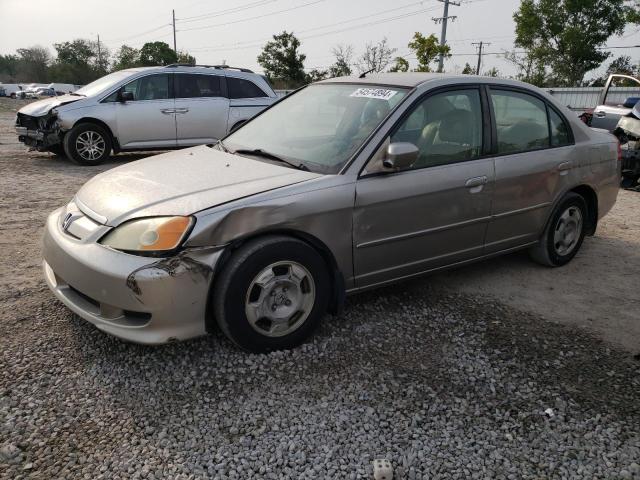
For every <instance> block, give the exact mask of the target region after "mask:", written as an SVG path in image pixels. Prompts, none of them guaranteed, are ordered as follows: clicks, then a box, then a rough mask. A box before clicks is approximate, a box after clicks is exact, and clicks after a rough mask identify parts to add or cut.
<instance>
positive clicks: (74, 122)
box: [16, 64, 277, 165]
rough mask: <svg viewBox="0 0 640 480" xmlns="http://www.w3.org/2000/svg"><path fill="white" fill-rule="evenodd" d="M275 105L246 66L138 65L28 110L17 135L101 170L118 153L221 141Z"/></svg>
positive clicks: (268, 89)
mask: <svg viewBox="0 0 640 480" xmlns="http://www.w3.org/2000/svg"><path fill="white" fill-rule="evenodd" d="M276 100H277V95H276V93H275V92H274V91H273V89H272V88H271V86H270V85H269V82H268V81H267V80H266V79H265V78H264V77H263V76H261V75H258V74H255V73H253V72H252V71H251V70H247V69H244V68H232V67H228V66H226V65H214V66H188V65H178V64H176V65H169V66H166V67H147V68H132V69H128V70H121V71H118V72H114V73H111V74H109V75H107V76H105V77H102V78H100V79H98V80H96V81H95V82H93V83H90V84H89V85H87V86H85V87H83V88H81V89H79V90H77V91H75V92H73V93H70V94H69V95H63V96H60V97H54V98H50V99H46V100H41V101H39V102H34V103H31V104H29V105H27V106H25V107H24V108H22V109H21V110H20V111H19V112H18V115H17V118H16V133H17V134H18V137H19V139H20V141H22V142H23V143H25V144H26V145H28V146H30V147H32V148H36V149H37V150H40V151H50V152H52V153H55V154H60V155H62V154H66V155H67V156H68V157H69V158H71V159H72V160H74V161H76V162H77V163H80V164H83V165H95V164H98V163H100V162H102V161H103V160H105V159H106V158H107V157H108V156H109V154H110V153H111V151H112V150H113V151H114V152H116V153H118V152H120V151H131V150H149V149H170V148H177V147H188V146H194V145H201V144H207V143H215V142H217V141H218V140H219V139H221V138H223V137H224V136H225V135H226V134H227V133H229V132H230V131H233V130H234V129H236V128H238V127H239V126H240V125H242V124H243V123H244V122H246V121H247V120H248V119H250V118H251V117H253V116H254V115H255V114H257V113H258V112H260V111H261V110H263V109H264V108H265V107H267V106H269V105H271V104H272V103H273V102H275V101H276Z"/></svg>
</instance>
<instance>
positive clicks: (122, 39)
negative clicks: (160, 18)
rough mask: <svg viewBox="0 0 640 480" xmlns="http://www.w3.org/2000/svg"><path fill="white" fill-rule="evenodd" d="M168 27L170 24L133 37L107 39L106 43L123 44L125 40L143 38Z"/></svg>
mask: <svg viewBox="0 0 640 480" xmlns="http://www.w3.org/2000/svg"><path fill="white" fill-rule="evenodd" d="M170 26H171V24H170V23H165V24H163V25H160V26H158V27H155V28H152V29H151V30H146V31H144V32H140V33H136V34H135V35H129V36H128V37H120V38H112V39H107V42H110V43H119V42H123V41H126V40H130V39H132V38H136V37H141V36H143V35H147V34H148V33H153V32H156V31H158V30H160V29H162V28H165V27H170Z"/></svg>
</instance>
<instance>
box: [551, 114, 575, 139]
mask: <svg viewBox="0 0 640 480" xmlns="http://www.w3.org/2000/svg"><path fill="white" fill-rule="evenodd" d="M549 124H550V125H551V146H552V147H562V146H564V145H570V144H571V137H570V135H569V126H568V125H567V124H566V123H565V121H564V120H563V119H562V117H561V116H560V115H558V113H557V112H556V111H555V110H554V109H553V108H551V107H549Z"/></svg>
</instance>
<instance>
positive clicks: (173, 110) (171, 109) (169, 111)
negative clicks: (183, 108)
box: [160, 108, 176, 115]
mask: <svg viewBox="0 0 640 480" xmlns="http://www.w3.org/2000/svg"><path fill="white" fill-rule="evenodd" d="M160 111H161V112H162V113H164V114H165V115H169V114H171V113H176V110H175V108H163V109H162V110H160Z"/></svg>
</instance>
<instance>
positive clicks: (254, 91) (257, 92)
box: [227, 77, 269, 98]
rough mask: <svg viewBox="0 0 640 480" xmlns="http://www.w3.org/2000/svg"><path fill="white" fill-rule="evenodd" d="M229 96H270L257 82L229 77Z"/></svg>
mask: <svg viewBox="0 0 640 480" xmlns="http://www.w3.org/2000/svg"><path fill="white" fill-rule="evenodd" d="M227 89H228V90H229V98H259V97H268V96H269V95H267V94H266V93H264V92H263V91H262V89H261V88H260V87H258V86H257V85H256V84H255V83H253V82H250V81H249V80H243V79H241V78H234V77H227Z"/></svg>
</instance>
